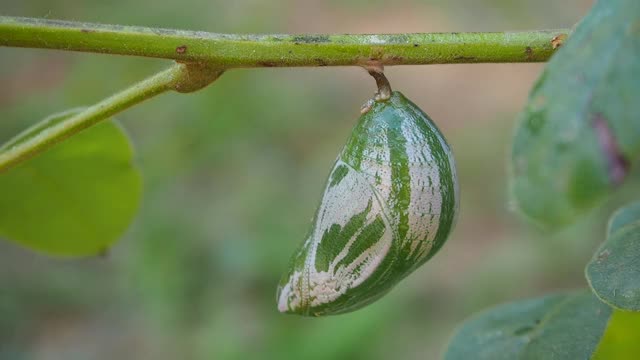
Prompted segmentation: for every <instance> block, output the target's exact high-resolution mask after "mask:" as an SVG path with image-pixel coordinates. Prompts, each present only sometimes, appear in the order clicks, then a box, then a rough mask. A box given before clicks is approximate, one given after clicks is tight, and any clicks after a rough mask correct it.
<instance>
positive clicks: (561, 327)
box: [445, 292, 612, 360]
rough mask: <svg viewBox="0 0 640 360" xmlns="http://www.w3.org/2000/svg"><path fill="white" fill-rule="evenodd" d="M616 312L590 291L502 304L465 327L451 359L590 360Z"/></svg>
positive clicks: (448, 355)
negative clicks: (612, 313)
mask: <svg viewBox="0 0 640 360" xmlns="http://www.w3.org/2000/svg"><path fill="white" fill-rule="evenodd" d="M611 312H612V310H611V308H610V307H609V306H607V305H606V304H603V303H602V302H600V301H599V300H598V299H597V298H596V297H595V296H594V295H593V294H591V293H590V292H580V293H574V294H559V295H549V296H545V297H541V298H536V299H529V300H523V301H518V302H513V303H509V304H504V305H499V306H497V307H495V308H493V309H490V310H488V311H485V312H482V313H480V314H478V315H476V316H474V317H472V318H471V319H470V320H468V321H467V322H466V323H464V324H463V325H462V327H461V328H459V329H458V332H457V333H456V334H455V335H454V337H453V339H452V340H451V342H450V344H449V347H448V349H447V352H446V354H445V359H447V360H457V359H465V360H466V359H479V360H482V359H491V360H500V359H509V360H511V359H588V358H589V357H590V356H591V354H592V353H593V352H594V350H595V349H596V346H597V345H598V343H599V341H600V338H601V337H602V334H603V332H604V330H605V327H606V326H607V322H608V321H609V317H610V315H611Z"/></svg>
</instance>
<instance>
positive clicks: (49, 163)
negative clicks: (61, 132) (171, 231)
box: [0, 109, 142, 256]
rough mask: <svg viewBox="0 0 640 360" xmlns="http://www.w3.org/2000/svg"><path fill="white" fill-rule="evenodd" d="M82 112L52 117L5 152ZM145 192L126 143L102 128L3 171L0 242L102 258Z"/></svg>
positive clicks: (117, 131)
mask: <svg viewBox="0 0 640 360" xmlns="http://www.w3.org/2000/svg"><path fill="white" fill-rule="evenodd" d="M79 111H80V110H78V109H76V110H71V111H67V112H64V113H60V114H56V115H53V116H50V117H49V118H47V119H45V120H44V121H42V122H41V123H39V124H36V125H35V126H33V127H31V128H30V129H28V130H27V131H25V132H24V133H22V134H21V135H19V136H17V137H16V138H14V139H13V140H11V141H10V142H9V143H7V144H6V145H5V146H4V147H3V148H2V149H7V148H9V147H11V146H13V145H16V144H18V143H20V142H23V141H25V140H27V139H29V138H31V137H35V136H38V134H41V133H43V132H46V131H47V129H48V128H49V127H50V126H53V125H54V124H57V123H60V122H61V121H64V120H66V119H68V118H70V117H71V116H73V115H74V114H76V113H78V112H79ZM141 190H142V182H141V178H140V174H139V172H138V170H137V169H136V168H135V167H134V165H133V163H132V148H131V146H130V144H129V139H128V138H127V136H126V134H125V133H124V132H123V130H122V129H121V128H120V127H119V126H118V125H117V124H116V123H114V122H103V123H100V124H97V125H95V126H93V127H91V128H89V129H87V130H84V131H82V132H80V133H78V134H76V135H75V136H73V137H71V138H69V139H67V140H65V141H63V142H61V143H60V144H57V145H55V146H54V147H52V148H51V149H50V150H48V151H46V152H44V153H42V154H40V155H37V156H36V157H34V158H32V159H30V160H27V161H25V162H23V163H20V164H18V165H17V166H15V167H13V168H11V169H9V170H7V171H5V172H4V173H0V237H2V238H6V239H7V240H10V241H14V242H16V243H19V244H21V245H24V246H26V247H28V248H31V249H35V250H40V251H43V252H46V253H49V254H56V255H67V256H80V255H91V254H98V253H100V252H102V251H104V250H105V249H106V248H108V247H109V245H111V244H112V243H113V242H114V241H116V240H117V239H118V238H119V237H120V236H121V235H122V234H123V232H124V231H125V230H126V228H127V227H128V225H129V223H130V222H131V220H132V218H133V217H134V215H135V212H136V210H137V208H138V204H139V202H140V195H141Z"/></svg>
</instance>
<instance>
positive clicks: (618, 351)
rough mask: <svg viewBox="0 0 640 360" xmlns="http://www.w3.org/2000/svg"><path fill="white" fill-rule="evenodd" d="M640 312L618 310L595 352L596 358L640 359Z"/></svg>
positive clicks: (600, 359) (598, 359) (603, 359)
mask: <svg viewBox="0 0 640 360" xmlns="http://www.w3.org/2000/svg"><path fill="white" fill-rule="evenodd" d="M639 329H640V313H637V312H628V311H620V310H617V311H615V312H614V313H613V315H612V316H611V320H609V326H607V331H606V332H605V333H604V336H603V337H602V341H600V345H598V348H597V350H596V353H595V354H593V359H596V360H608V359H616V360H625V359H629V360H636V359H640V331H638V330H639Z"/></svg>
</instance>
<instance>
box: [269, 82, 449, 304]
mask: <svg viewBox="0 0 640 360" xmlns="http://www.w3.org/2000/svg"><path fill="white" fill-rule="evenodd" d="M368 105H369V107H368V108H363V115H362V116H361V117H360V119H359V120H358V123H357V125H356V126H355V128H354V130H353V132H352V134H351V136H350V137H349V139H348V141H347V144H346V145H345V146H344V148H343V149H342V151H341V153H340V154H339V155H338V158H337V160H336V162H335V164H334V166H333V169H332V171H331V174H330V175H329V179H328V180H327V183H326V187H325V191H324V195H323V197H322V201H321V202H320V206H319V208H318V210H317V212H316V215H315V217H314V220H313V224H312V227H311V230H310V232H309V234H308V236H307V238H306V240H305V241H304V243H303V244H302V245H301V247H300V248H299V249H298V250H297V251H296V253H295V254H294V255H293V257H292V259H291V263H290V265H289V269H288V271H287V273H286V274H285V275H284V276H283V277H282V280H281V282H280V285H279V287H278V295H277V300H278V309H279V310H280V311H281V312H288V313H296V314H300V315H309V316H321V315H330V314H340V313H345V312H349V311H353V310H355V309H358V308H361V307H363V306H365V305H367V304H369V303H371V302H373V301H375V300H376V299H378V298H379V297H381V296H382V295H384V294H385V293H386V292H388V291H389V290H390V289H391V288H392V287H393V286H394V285H396V284H397V283H398V282H399V281H400V280H402V279H403V278H404V277H405V276H407V275H408V274H409V273H411V272H412V271H413V270H415V269H416V268H418V267H419V266H420V265H422V264H423V263H424V262H426V261H427V260H428V259H429V258H430V257H431V256H433V255H434V254H435V253H436V252H437V251H438V250H439V249H440V247H441V246H442V245H443V244H444V242H445V240H446V239H447V236H448V235H449V233H450V231H451V229H452V227H453V224H454V222H455V218H456V213H457V208H458V184H457V178H456V171H455V164H454V161H453V155H452V153H451V149H450V147H449V145H448V144H447V142H446V141H445V139H444V137H443V136H442V134H441V133H440V131H439V130H438V129H437V127H436V126H435V124H434V123H433V122H432V121H431V120H430V119H429V117H428V116H427V115H426V114H425V113H424V112H422V110H420V108H418V107H417V106H416V105H415V104H413V103H412V102H411V101H409V100H408V99H407V98H405V97H404V96H403V95H402V94H401V93H399V92H393V93H392V94H391V97H390V98H389V99H388V100H386V101H374V102H372V103H370V104H368Z"/></svg>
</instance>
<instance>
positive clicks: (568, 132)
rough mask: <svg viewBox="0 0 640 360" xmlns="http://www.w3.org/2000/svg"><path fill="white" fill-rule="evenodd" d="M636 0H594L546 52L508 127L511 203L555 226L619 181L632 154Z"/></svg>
mask: <svg viewBox="0 0 640 360" xmlns="http://www.w3.org/2000/svg"><path fill="white" fill-rule="evenodd" d="M638 56H640V1H637V0H606V1H605V0H600V1H598V2H597V4H596V5H595V6H594V8H593V9H592V10H591V12H590V13H589V14H588V15H587V16H586V17H585V18H584V20H583V21H582V22H581V23H580V24H579V25H578V27H577V28H576V30H575V32H574V33H573V34H571V36H570V37H569V38H568V40H567V41H566V43H565V45H563V47H562V48H560V49H559V51H558V52H557V53H556V54H555V55H554V56H553V58H552V59H551V61H550V62H549V63H548V65H547V66H546V68H545V70H544V72H543V74H542V76H541V77H540V79H538V82H537V84H536V85H535V86H534V88H533V90H532V91H531V94H530V97H529V102H528V104H527V106H526V108H525V110H524V111H523V113H522V114H521V116H520V119H519V124H518V127H517V130H516V133H515V138H514V143H513V150H512V158H511V176H512V182H511V185H512V192H513V195H514V197H515V200H516V203H517V204H518V207H519V208H520V209H521V210H522V212H523V213H524V214H525V215H527V216H529V217H530V218H531V219H533V220H534V221H536V222H538V223H541V224H543V225H549V226H554V225H563V224H567V223H569V222H571V221H573V220H574V219H575V218H576V217H577V216H578V215H580V214H581V213H583V212H584V211H586V210H587V209H589V208H591V207H593V206H595V205H596V204H597V203H598V202H599V200H601V199H602V198H604V197H605V196H606V195H607V194H608V193H610V192H611V191H612V189H613V188H615V187H616V186H618V185H619V184H620V183H622V181H623V180H624V179H625V177H626V175H627V173H628V171H629V165H630V164H631V163H632V162H633V161H634V160H636V159H637V158H638V155H639V154H640V118H639V114H640V101H638V94H639V93H640V82H639V81H638V79H640V61H638Z"/></svg>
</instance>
